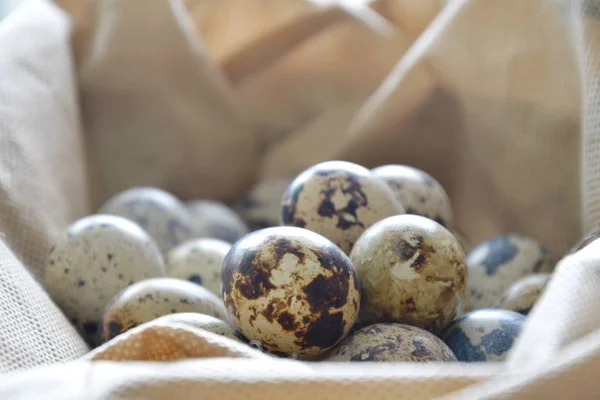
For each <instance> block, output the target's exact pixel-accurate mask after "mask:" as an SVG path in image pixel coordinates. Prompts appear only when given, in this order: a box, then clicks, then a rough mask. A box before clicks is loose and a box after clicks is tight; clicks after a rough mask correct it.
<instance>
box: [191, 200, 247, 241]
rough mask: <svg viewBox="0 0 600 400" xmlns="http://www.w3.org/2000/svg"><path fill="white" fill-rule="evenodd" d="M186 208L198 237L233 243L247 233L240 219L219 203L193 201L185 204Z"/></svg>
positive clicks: (244, 224)
mask: <svg viewBox="0 0 600 400" xmlns="http://www.w3.org/2000/svg"><path fill="white" fill-rule="evenodd" d="M187 208H188V211H189V212H190V214H191V215H192V223H193V224H194V227H195V229H196V232H197V236H198V237H206V238H214V239H221V240H224V241H226V242H229V243H233V242H235V241H236V240H238V239H239V238H241V237H242V236H244V235H247V234H248V232H249V230H248V227H247V226H246V223H245V222H244V221H243V220H242V218H241V217H240V216H239V215H238V214H237V213H236V212H235V211H233V210H232V209H231V208H229V207H227V206H226V205H225V204H223V203H221V202H218V201H212V200H194V201H191V202H189V203H187Z"/></svg>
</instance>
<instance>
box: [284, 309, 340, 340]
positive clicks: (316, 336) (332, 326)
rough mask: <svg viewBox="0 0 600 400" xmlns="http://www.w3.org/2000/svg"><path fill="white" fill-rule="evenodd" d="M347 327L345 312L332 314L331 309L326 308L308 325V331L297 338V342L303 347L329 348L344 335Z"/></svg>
mask: <svg viewBox="0 0 600 400" xmlns="http://www.w3.org/2000/svg"><path fill="white" fill-rule="evenodd" d="M345 327H346V323H345V322H344V314H343V312H341V311H340V312H336V313H333V314H330V313H329V310H325V311H323V312H322V313H321V315H320V316H319V317H318V318H317V319H315V320H313V321H312V322H311V323H310V324H309V325H308V329H307V331H306V332H305V333H304V335H303V336H302V337H301V338H298V340H296V344H297V345H299V346H301V347H303V348H309V347H319V348H322V349H326V348H329V347H331V346H333V345H335V344H336V343H337V341H338V340H339V339H340V338H341V337H342V336H343V334H344V328H345Z"/></svg>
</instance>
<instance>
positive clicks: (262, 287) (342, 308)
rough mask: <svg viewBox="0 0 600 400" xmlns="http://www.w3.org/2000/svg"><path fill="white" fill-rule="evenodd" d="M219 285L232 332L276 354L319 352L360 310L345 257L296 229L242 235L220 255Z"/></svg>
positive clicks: (334, 341)
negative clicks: (233, 330) (227, 252)
mask: <svg viewBox="0 0 600 400" xmlns="http://www.w3.org/2000/svg"><path fill="white" fill-rule="evenodd" d="M221 279H222V282H223V286H222V293H223V299H224V301H225V306H226V307H227V311H228V312H229V315H230V317H231V319H232V320H233V322H234V324H235V326H236V327H237V328H238V329H239V330H240V331H241V333H242V334H243V335H244V336H245V337H246V338H247V339H249V340H250V341H257V342H259V343H260V344H261V346H262V347H263V348H265V349H266V350H268V351H270V352H272V353H275V354H287V355H296V356H298V357H299V358H312V357H314V356H317V355H320V354H323V353H324V352H326V351H327V350H329V349H330V348H332V347H333V346H335V345H336V344H337V343H338V342H339V341H341V340H342V339H343V338H344V336H346V334H347V333H348V332H349V331H350V328H351V327H352V325H353V324H354V321H355V320H356V316H357V314H358V308H359V305H360V290H359V282H358V278H357V276H356V271H355V270H354V267H353V266H352V264H351V262H350V260H349V259H348V257H347V256H346V255H345V254H344V252H343V251H342V250H341V249H340V248H339V247H338V246H336V245H335V244H333V243H332V242H331V241H329V240H327V239H326V238H324V237H323V236H321V235H319V234H316V233H314V232H311V231H308V230H306V229H301V228H294V227H275V228H268V229H263V230H260V231H257V232H254V233H251V234H249V235H247V236H245V237H243V238H242V239H240V240H239V241H238V242H236V243H235V244H234V245H233V247H232V249H231V251H230V252H229V254H228V255H227V257H225V260H224V261H223V268H222V270H221Z"/></svg>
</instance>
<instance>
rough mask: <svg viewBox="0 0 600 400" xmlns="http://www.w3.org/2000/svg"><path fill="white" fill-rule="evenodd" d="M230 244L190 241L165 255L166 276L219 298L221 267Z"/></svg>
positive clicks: (216, 240) (211, 240)
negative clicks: (188, 283)
mask: <svg viewBox="0 0 600 400" xmlns="http://www.w3.org/2000/svg"><path fill="white" fill-rule="evenodd" d="M230 249H231V244H230V243H228V242H225V241H223V240H219V239H207V238H200V239H192V240H188V241H187V242H185V243H182V244H180V245H179V246H177V247H175V248H174V249H172V250H171V251H170V252H169V253H168V254H167V275H169V276H171V277H173V278H180V279H187V280H189V281H192V282H195V283H197V284H200V285H202V286H204V287H205V288H206V289H208V290H210V291H211V292H212V293H214V294H215V295H217V296H219V297H221V265H222V264H223V260H224V259H225V256H226V255H227V253H228V252H229V250H230Z"/></svg>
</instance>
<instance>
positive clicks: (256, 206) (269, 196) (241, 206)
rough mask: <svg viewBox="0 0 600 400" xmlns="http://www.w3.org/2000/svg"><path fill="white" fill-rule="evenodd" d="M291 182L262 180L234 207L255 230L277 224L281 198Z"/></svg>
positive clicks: (287, 180)
mask: <svg viewBox="0 0 600 400" xmlns="http://www.w3.org/2000/svg"><path fill="white" fill-rule="evenodd" d="M290 183H291V180H289V179H268V180H264V181H261V182H259V183H258V184H257V185H256V186H254V187H253V188H252V189H251V190H250V191H249V192H248V193H247V194H246V196H244V197H243V198H242V199H241V200H239V201H238V202H237V203H236V204H235V206H234V209H235V210H236V211H237V212H238V214H239V215H240V216H241V217H242V218H243V219H244V221H246V224H248V227H249V228H250V229H251V230H253V231H255V230H258V229H264V228H271V227H274V226H277V225H279V213H280V212H281V199H282V198H283V194H284V193H285V191H286V190H287V188H288V186H290Z"/></svg>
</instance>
